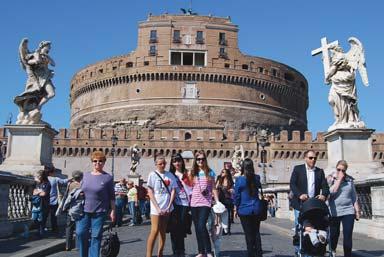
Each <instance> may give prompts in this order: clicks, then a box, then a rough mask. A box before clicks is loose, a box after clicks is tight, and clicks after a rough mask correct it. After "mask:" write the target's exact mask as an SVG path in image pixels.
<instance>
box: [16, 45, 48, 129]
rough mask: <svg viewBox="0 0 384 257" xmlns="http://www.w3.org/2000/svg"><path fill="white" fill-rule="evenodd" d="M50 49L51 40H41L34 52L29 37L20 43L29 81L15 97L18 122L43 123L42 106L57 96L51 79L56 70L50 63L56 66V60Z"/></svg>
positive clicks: (21, 59) (22, 61) (23, 65)
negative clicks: (29, 46)
mask: <svg viewBox="0 0 384 257" xmlns="http://www.w3.org/2000/svg"><path fill="white" fill-rule="evenodd" d="M50 49H51V42H49V41H42V42H40V44H39V46H38V47H37V49H36V50H35V51H34V52H33V53H31V52H30V51H29V50H28V39H27V38H24V39H23V40H22V41H21V43H20V46H19V56H20V62H21V66H22V67H23V69H24V70H25V71H26V73H27V82H26V84H25V90H24V92H23V93H21V94H20V95H19V96H16V97H15V99H14V102H15V104H16V105H17V106H19V110H20V113H19V115H18V117H17V121H16V124H37V123H42V121H41V116H42V115H41V107H42V106H43V105H44V104H45V103H46V102H47V101H48V100H49V99H51V98H52V97H54V96H55V87H54V85H53V84H52V80H51V79H52V77H53V74H54V72H53V71H52V70H50V69H49V65H52V66H55V62H54V61H53V60H52V59H51V57H50V56H49V55H48V53H49V51H50Z"/></svg>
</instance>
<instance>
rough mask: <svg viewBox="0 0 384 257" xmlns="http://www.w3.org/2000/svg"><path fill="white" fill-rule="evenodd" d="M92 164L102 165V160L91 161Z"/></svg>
mask: <svg viewBox="0 0 384 257" xmlns="http://www.w3.org/2000/svg"><path fill="white" fill-rule="evenodd" d="M92 162H93V163H98V164H102V163H104V161H102V160H93V161H92Z"/></svg>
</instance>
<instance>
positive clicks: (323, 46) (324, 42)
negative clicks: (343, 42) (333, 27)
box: [311, 37, 339, 78]
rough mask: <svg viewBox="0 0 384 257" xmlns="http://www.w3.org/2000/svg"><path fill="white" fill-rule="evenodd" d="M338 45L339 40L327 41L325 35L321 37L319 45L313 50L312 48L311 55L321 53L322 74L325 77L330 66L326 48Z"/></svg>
mask: <svg viewBox="0 0 384 257" xmlns="http://www.w3.org/2000/svg"><path fill="white" fill-rule="evenodd" d="M338 45H339V41H337V40H336V41H333V42H331V43H329V44H328V43H327V38H326V37H323V38H322V39H321V47H319V48H317V49H315V50H312V52H311V54H312V56H315V55H318V54H321V53H322V54H323V66H324V76H325V78H326V77H327V75H328V72H329V66H330V60H329V52H328V50H329V49H330V48H332V47H334V46H338Z"/></svg>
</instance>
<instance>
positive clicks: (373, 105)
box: [0, 0, 384, 132]
mask: <svg viewBox="0 0 384 257" xmlns="http://www.w3.org/2000/svg"><path fill="white" fill-rule="evenodd" d="M182 7H183V8H188V7H189V0H118V1H117V0H116V1H102V0H92V1H91V0H89V1H88V0H81V1H79V0H78V1H74V0H68V1H58V0H49V1H48V0H42V1H40V0H39V1H30V0H25V1H20V0H12V1H4V2H3V3H2V7H1V10H2V11H1V15H0V24H1V25H0V35H1V40H0V54H1V60H2V65H1V66H0V67H1V69H0V86H1V89H2V90H1V94H0V106H1V108H0V124H4V123H5V122H6V120H7V117H8V115H9V113H13V121H15V118H16V116H17V113H18V110H17V107H16V105H14V104H13V97H14V96H16V95H18V94H20V93H21V92H22V91H23V90H24V83H25V80H26V75H25V72H24V71H23V70H22V69H21V66H20V64H19V60H18V45H19V43H20V40H21V39H22V38H23V37H28V38H29V40H30V43H29V44H30V49H35V48H36V46H37V44H38V43H39V42H40V41H42V40H50V41H52V44H53V46H52V50H51V57H53V59H54V60H55V62H56V65H57V66H56V68H55V69H54V70H55V77H54V79H53V82H54V84H55V86H56V97H55V98H53V99H52V100H51V101H50V102H49V103H48V104H47V105H46V106H45V108H43V119H44V120H46V121H48V122H49V123H51V124H52V125H53V126H54V127H55V128H56V129H59V128H65V127H69V113H70V111H69V100H68V99H69V87H70V79H71V78H72V76H73V75H74V73H75V72H77V71H78V70H79V69H81V68H82V67H84V66H86V65H88V64H91V63H94V62H96V61H100V60H103V59H105V58H108V57H112V56H115V55H122V54H126V53H129V52H130V51H132V50H134V49H135V48H136V43H137V24H138V21H142V20H145V19H146V17H147V15H148V13H153V14H154V15H157V14H162V13H165V12H168V13H180V10H179V9H180V8H182ZM193 9H194V10H195V11H196V12H198V13H199V14H201V15H208V14H212V15H214V16H222V17H225V16H231V19H232V22H233V23H234V24H237V25H239V28H240V32H239V46H240V49H241V51H242V52H244V53H247V54H249V55H254V56H261V57H265V58H270V59H273V60H276V61H279V62H282V63H285V64H287V65H290V66H292V67H294V68H296V69H297V70H299V71H300V72H301V73H303V74H304V76H305V77H306V78H307V80H308V82H309V101H310V102H309V109H308V112H307V115H308V129H309V130H310V131H313V132H318V131H325V130H327V128H328V127H329V126H330V125H331V124H332V123H333V115H332V111H331V108H330V107H329V105H328V102H327V95H328V90H329V87H328V86H327V85H325V84H324V83H323V80H324V75H323V66H322V62H321V57H320V56H316V57H312V56H311V50H312V49H315V48H317V47H319V46H320V39H321V37H324V36H326V37H327V38H328V40H329V41H333V40H339V42H340V43H341V45H342V46H343V48H344V49H345V50H348V49H349V45H348V43H347V40H348V38H349V37H350V36H355V37H357V38H359V39H360V40H361V42H362V43H363V45H364V48H365V53H366V61H367V69H368V77H369V81H370V85H369V87H368V88H366V87H364V86H363V85H362V82H361V80H360V77H358V79H357V83H358V85H357V88H358V89H357V90H358V94H359V101H360V102H359V108H360V113H361V117H362V119H363V120H364V121H365V122H366V124H367V126H368V127H369V128H374V129H376V130H377V131H384V122H383V120H382V109H383V102H384V101H383V100H382V99H381V97H382V96H383V93H382V92H383V89H382V88H383V86H384V76H383V73H384V72H383V71H382V69H381V67H383V64H382V62H384V51H383V48H384V29H383V26H384V18H383V16H384V15H383V13H384V2H383V1H366V4H363V3H362V1H358V0H338V1H335V0H322V1H307V0H301V1H299V0H290V1H284V0H268V1H258V0H236V1H232V0H194V1H193Z"/></svg>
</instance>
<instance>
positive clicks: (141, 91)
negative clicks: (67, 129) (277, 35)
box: [70, 15, 308, 132]
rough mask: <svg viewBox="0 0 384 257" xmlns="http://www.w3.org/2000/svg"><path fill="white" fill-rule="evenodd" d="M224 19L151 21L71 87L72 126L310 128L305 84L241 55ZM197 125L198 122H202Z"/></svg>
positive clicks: (287, 70)
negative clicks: (123, 50)
mask: <svg viewBox="0 0 384 257" xmlns="http://www.w3.org/2000/svg"><path fill="white" fill-rule="evenodd" d="M238 30H239V29H238V27H237V26H236V25H234V24H233V23H232V22H231V20H230V19H229V18H218V17H212V16H197V15H160V16H151V15H150V16H149V17H148V19H147V20H146V21H144V22H140V23H139V31H138V45H137V49H136V50H135V51H132V52H131V53H130V54H127V55H123V56H117V57H113V58H110V59H108V60H104V61H101V62H99V63H96V64H92V65H89V66H87V67H85V68H84V69H82V70H80V71H79V72H77V73H76V74H75V76H74V77H73V79H72V81H71V94H70V99H71V100H70V101H71V102H70V104H71V128H97V127H99V128H100V127H101V128H104V127H117V128H124V127H131V126H132V125H135V124H138V125H140V126H143V127H155V128H157V127H159V128H162V129H167V128H175V127H177V128H180V127H191V126H192V127H193V126H198V127H200V126H203V127H204V128H207V129H218V128H223V129H237V130H240V129H247V130H250V131H252V130H255V129H256V128H257V127H259V126H266V127H268V128H269V129H270V130H272V131H274V132H278V131H280V130H281V129H287V130H290V131H292V130H300V131H305V130H306V129H307V117H306V110H307V107H308V84H307V81H306V79H305V78H304V76H303V75H302V74H301V73H299V72H298V71H296V70H295V69H293V68H291V67H289V66H287V65H285V64H282V63H279V62H276V61H272V60H268V59H264V58H260V57H253V56H250V55H246V54H243V53H242V52H241V51H240V49H239V47H238ZM200 123H201V124H200Z"/></svg>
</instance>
